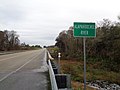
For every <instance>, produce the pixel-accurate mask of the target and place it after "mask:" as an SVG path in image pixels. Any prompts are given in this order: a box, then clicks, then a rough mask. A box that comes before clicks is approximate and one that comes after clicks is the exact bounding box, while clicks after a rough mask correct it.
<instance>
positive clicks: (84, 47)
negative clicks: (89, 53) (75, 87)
mask: <svg viewBox="0 0 120 90" xmlns="http://www.w3.org/2000/svg"><path fill="white" fill-rule="evenodd" d="M85 41H86V38H85V37H84V38H83V50H84V90H86V46H85Z"/></svg>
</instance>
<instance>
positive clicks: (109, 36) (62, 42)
mask: <svg viewBox="0 0 120 90" xmlns="http://www.w3.org/2000/svg"><path fill="white" fill-rule="evenodd" d="M119 20H120V18H119ZM96 27H97V28H96V33H97V35H96V37H95V38H87V40H86V50H87V51H86V52H87V60H88V61H92V62H100V63H101V68H102V69H106V70H110V71H116V72H120V58H119V56H120V22H112V21H110V20H108V19H103V21H101V22H98V23H97V26H96ZM55 45H56V46H57V47H59V49H60V52H62V54H63V57H64V58H65V59H78V60H83V38H75V37H73V26H71V27H70V28H69V29H68V30H64V31H62V32H60V33H59V35H58V37H57V38H56V44H55Z"/></svg>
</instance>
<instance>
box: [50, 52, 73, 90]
mask: <svg viewBox="0 0 120 90" xmlns="http://www.w3.org/2000/svg"><path fill="white" fill-rule="evenodd" d="M48 57H49V59H48V67H49V74H50V81H51V88H52V90H72V89H71V79H70V75H69V74H59V73H58V67H57V66H56V65H55V63H54V62H53V58H52V57H51V55H50V53H49V52H48Z"/></svg>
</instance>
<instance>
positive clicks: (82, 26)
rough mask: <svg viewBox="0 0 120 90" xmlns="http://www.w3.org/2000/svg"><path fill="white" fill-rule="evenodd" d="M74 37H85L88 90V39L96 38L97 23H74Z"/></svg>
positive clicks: (84, 49) (84, 47)
mask: <svg viewBox="0 0 120 90" xmlns="http://www.w3.org/2000/svg"><path fill="white" fill-rule="evenodd" d="M73 34H74V37H83V51H84V90H86V44H85V42H86V37H96V30H95V23H81V22H74V32H73Z"/></svg>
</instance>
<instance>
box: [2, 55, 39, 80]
mask: <svg viewBox="0 0 120 90" xmlns="http://www.w3.org/2000/svg"><path fill="white" fill-rule="evenodd" d="M36 56H38V55H36ZM36 56H35V57H33V58H32V59H30V60H29V61H28V62H26V63H25V64H23V65H22V66H20V67H19V68H18V69H16V70H15V71H12V72H11V73H9V74H7V75H6V76H4V77H3V78H1V79H0V82H2V81H3V80H4V79H6V78H7V77H9V76H10V75H12V74H13V73H16V72H17V71H19V70H20V69H21V68H23V67H24V66H25V65H27V64H28V63H29V62H31V61H32V60H34V58H36Z"/></svg>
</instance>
